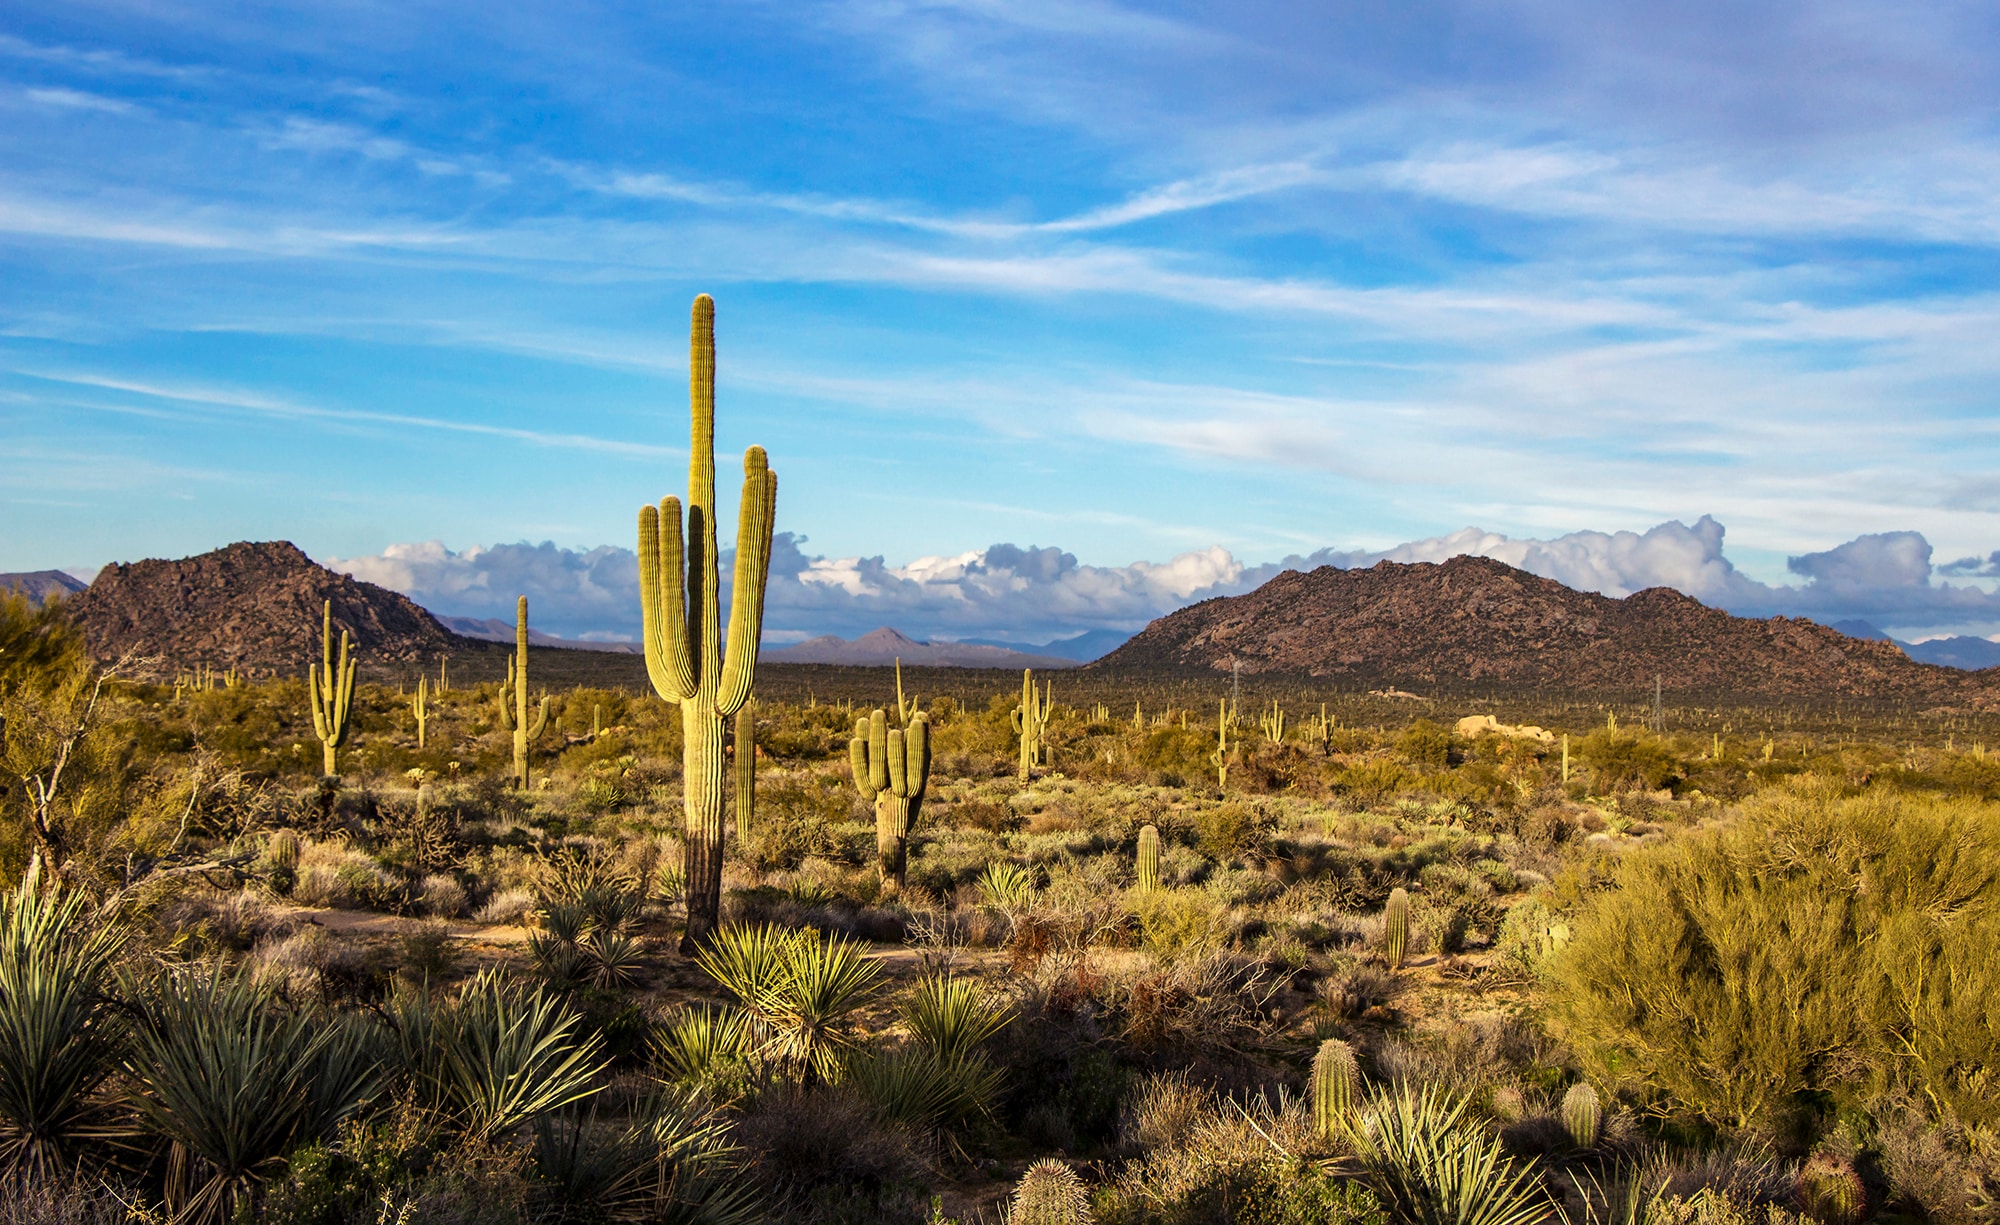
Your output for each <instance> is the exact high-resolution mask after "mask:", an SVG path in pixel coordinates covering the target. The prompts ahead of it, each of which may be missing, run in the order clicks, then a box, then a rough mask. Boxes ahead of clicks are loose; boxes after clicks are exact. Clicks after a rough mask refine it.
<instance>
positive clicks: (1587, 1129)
mask: <svg viewBox="0 0 2000 1225" xmlns="http://www.w3.org/2000/svg"><path fill="white" fill-rule="evenodd" d="M1562 1124H1563V1130H1564V1131H1566V1132H1568V1133H1569V1140H1570V1143H1571V1144H1574V1145H1576V1146H1577V1147H1578V1148H1596V1147H1597V1137H1598V1135H1599V1133H1600V1132H1602V1131H1603V1129H1604V1106H1603V1103H1601V1102H1599V1101H1598V1100H1597V1090H1595V1089H1593V1088H1591V1087H1590V1086H1589V1085H1588V1084H1585V1083H1584V1082H1582V1081H1578V1082H1577V1083H1576V1084H1573V1085H1571V1086H1570V1087H1569V1092H1568V1093H1565V1094H1563V1100H1562Z"/></svg>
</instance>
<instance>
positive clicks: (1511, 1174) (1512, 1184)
mask: <svg viewBox="0 0 2000 1225" xmlns="http://www.w3.org/2000/svg"><path fill="white" fill-rule="evenodd" d="M1465 1108H1466V1103H1465V1102H1464V1101H1462V1100H1461V1101H1453V1100H1451V1099H1450V1098H1449V1097H1447V1096H1446V1095H1444V1094H1442V1093H1440V1092H1438V1091H1437V1090H1435V1089H1432V1088H1425V1089H1422V1090H1420V1091H1419V1090H1412V1089H1411V1088H1410V1086H1408V1085H1402V1086H1398V1087H1397V1088H1396V1089H1394V1090H1392V1091H1390V1092H1388V1093H1386V1094H1383V1095H1380V1096H1377V1097H1376V1098H1374V1099H1373V1100H1372V1101H1371V1102H1370V1103H1369V1104H1368V1106H1367V1108H1366V1109H1365V1110H1364V1111H1363V1112H1362V1113H1361V1117H1360V1120H1359V1122H1358V1124H1357V1125H1356V1126H1355V1127H1354V1128H1353V1129H1352V1131H1351V1136H1352V1139H1353V1144H1354V1152H1355V1156H1356V1157H1357V1158H1358V1159H1359V1161H1360V1163H1361V1166H1362V1169H1363V1172H1364V1176H1365V1177H1366V1179H1367V1181H1368V1183H1369V1185H1370V1187H1371V1189H1373V1190H1374V1192H1375V1194H1376V1196H1377V1198H1379V1199H1380V1200H1381V1201H1382V1203H1383V1205H1384V1206H1385V1207H1387V1208H1388V1210H1389V1215H1390V1217H1391V1218H1393V1219H1394V1220H1397V1221H1400V1222H1407V1223H1408V1225H1531V1223H1532V1222H1537V1221H1540V1220H1541V1219H1542V1218H1543V1217H1545V1216H1547V1215H1548V1214H1549V1213H1550V1212H1551V1211H1552V1206H1551V1205H1550V1203H1549V1201H1548V1199H1547V1197H1546V1196H1545V1195H1543V1194H1542V1193H1541V1192H1540V1191H1539V1190H1538V1189H1537V1185H1536V1183H1535V1181H1534V1178H1533V1174H1534V1163H1533V1162H1532V1161H1531V1162H1528V1163H1527V1164H1525V1165H1522V1166H1520V1167H1519V1168H1516V1166H1515V1165H1514V1163H1513V1162H1512V1161H1511V1160H1509V1159H1508V1158H1507V1156H1506V1155H1505V1153H1504V1152H1503V1151H1502V1149H1501V1144H1500V1140H1499V1138H1498V1137H1496V1136H1489V1135H1487V1134H1486V1133H1485V1132H1483V1131H1482V1130H1480V1128H1479V1127H1478V1126H1477V1125H1476V1124H1475V1123H1473V1122H1472V1121H1471V1120H1469V1119H1467V1118H1466V1117H1465Z"/></svg>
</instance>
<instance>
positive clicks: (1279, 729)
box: [1257, 698, 1285, 744]
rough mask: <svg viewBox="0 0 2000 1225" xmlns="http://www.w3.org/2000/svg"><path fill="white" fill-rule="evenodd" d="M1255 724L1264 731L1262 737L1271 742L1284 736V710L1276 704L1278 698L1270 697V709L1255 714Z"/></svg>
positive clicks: (1277, 740) (1276, 741)
mask: <svg viewBox="0 0 2000 1225" xmlns="http://www.w3.org/2000/svg"><path fill="white" fill-rule="evenodd" d="M1257 726H1258V727H1260V728H1262V729H1263V731H1264V739H1266V740H1268V741H1270V742H1271V743H1272V744H1276V743H1278V742H1279V741H1280V740H1283V739H1284V738H1285V711H1284V708H1283V707H1281V706H1279V705H1278V699H1276V698H1272V699H1271V709H1269V710H1267V711H1265V712H1264V713H1263V714H1261V715H1258V716H1257Z"/></svg>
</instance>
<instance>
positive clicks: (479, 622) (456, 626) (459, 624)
mask: <svg viewBox="0 0 2000 1225" xmlns="http://www.w3.org/2000/svg"><path fill="white" fill-rule="evenodd" d="M529 611H530V615H531V618H532V613H533V610H532V609H530V610H529ZM438 622H439V624H441V625H443V626H444V627H445V628H446V629H448V630H450V631H451V632H452V633H454V634H457V635H459V636H460V637H463V638H477V639H478V640H479V641H481V642H504V643H506V644H508V645H509V646H512V645H513V643H514V623H513V622H512V621H502V620H501V619H500V618H498V617H483V618H482V617H439V618H438ZM528 642H529V644H530V645H531V646H538V647H562V648H565V649H567V650H572V651H610V652H612V653H614V654H618V655H638V654H640V653H641V652H642V651H643V650H644V648H642V647H641V646H640V645H639V644H638V643H636V642H594V641H591V640H590V639H587V638H558V637H556V636H555V635H554V634H544V633H543V632H542V631H540V630H538V629H536V628H535V627H534V626H533V625H532V624H531V625H529V626H528Z"/></svg>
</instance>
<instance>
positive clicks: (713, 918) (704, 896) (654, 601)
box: [639, 294, 778, 954]
mask: <svg viewBox="0 0 2000 1225" xmlns="http://www.w3.org/2000/svg"><path fill="white" fill-rule="evenodd" d="M691 331H692V335H691V337H690V340H689V355H688V384H689V389H688V390H689V396H688V399H689V403H690V412H691V415H692V418H693V439H694V444H693V446H692V447H690V448H689V452H688V501H687V535H686V538H685V541H683V538H682V534H681V503H680V499H678V498H673V497H667V498H662V499H660V505H659V507H658V509H655V508H654V507H651V506H647V507H643V508H641V509H640V511H639V598H640V611H641V613H642V615H643V619H644V623H645V637H646V672H647V674H648V675H649V676H650V677H651V678H652V682H653V690H654V692H656V693H658V694H659V695H660V697H661V698H663V699H665V700H666V701H669V702H678V703H680V707H681V731H682V743H683V745H684V746H685V747H684V748H683V749H682V754H681V762H682V770H681V775H682V795H683V797H684V799H683V806H684V808H685V810H686V818H685V819H686V823H687V829H686V833H687V836H686V839H685V846H686V848H687V851H686V855H687V859H686V864H687V866H686V873H685V875H686V886H685V888H686V890H687V894H686V896H687V916H688V918H687V931H686V934H685V935H684V936H683V938H682V940H681V951H682V952H683V953H689V954H692V953H693V952H694V950H695V948H696V946H697V945H699V944H700V943H701V942H702V941H703V940H705V939H706V938H707V936H708V934H709V932H711V931H713V930H714V929H715V925H716V922H717V920H718V917H719V914H720V911H721V907H722V788H723V779H722V773H723V762H722V731H723V721H724V720H726V719H729V718H732V717H733V716H734V715H735V714H736V712H737V711H739V710H741V709H743V704H744V703H745V702H747V701H749V700H750V688H751V685H752V684H753V683H754V681H755V679H756V672H757V645H758V638H759V637H760V636H761V634H762V632H763V625H764V583H765V580H766V579H767V578H768V577H769V575H770V569H771V525H772V522H773V515H774V514H775V513H776V509H777V502H778V478H777V475H776V474H775V473H773V472H772V471H771V467H770V462H769V461H768V460H767V459H766V458H765V455H764V448H762V447H751V448H750V449H749V450H747V451H745V452H744V453H743V498H742V502H741V504H740V506H739V507H738V512H737V528H736V578H735V583H734V585H733V587H732V589H731V592H730V597H729V643H728V647H727V649H726V650H725V649H724V646H723V640H722V635H723V628H722V610H721V605H720V602H719V600H720V597H719V594H718V588H719V587H720V585H721V575H720V573H719V571H718V567H717V562H716V548H715V516H716V506H715V300H714V299H712V298H710V297H709V296H708V295H707V294H702V295H701V296H700V297H698V298H696V299H695V300H694V323H693V327H692V329H691ZM684 547H685V552H683V548H684Z"/></svg>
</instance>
